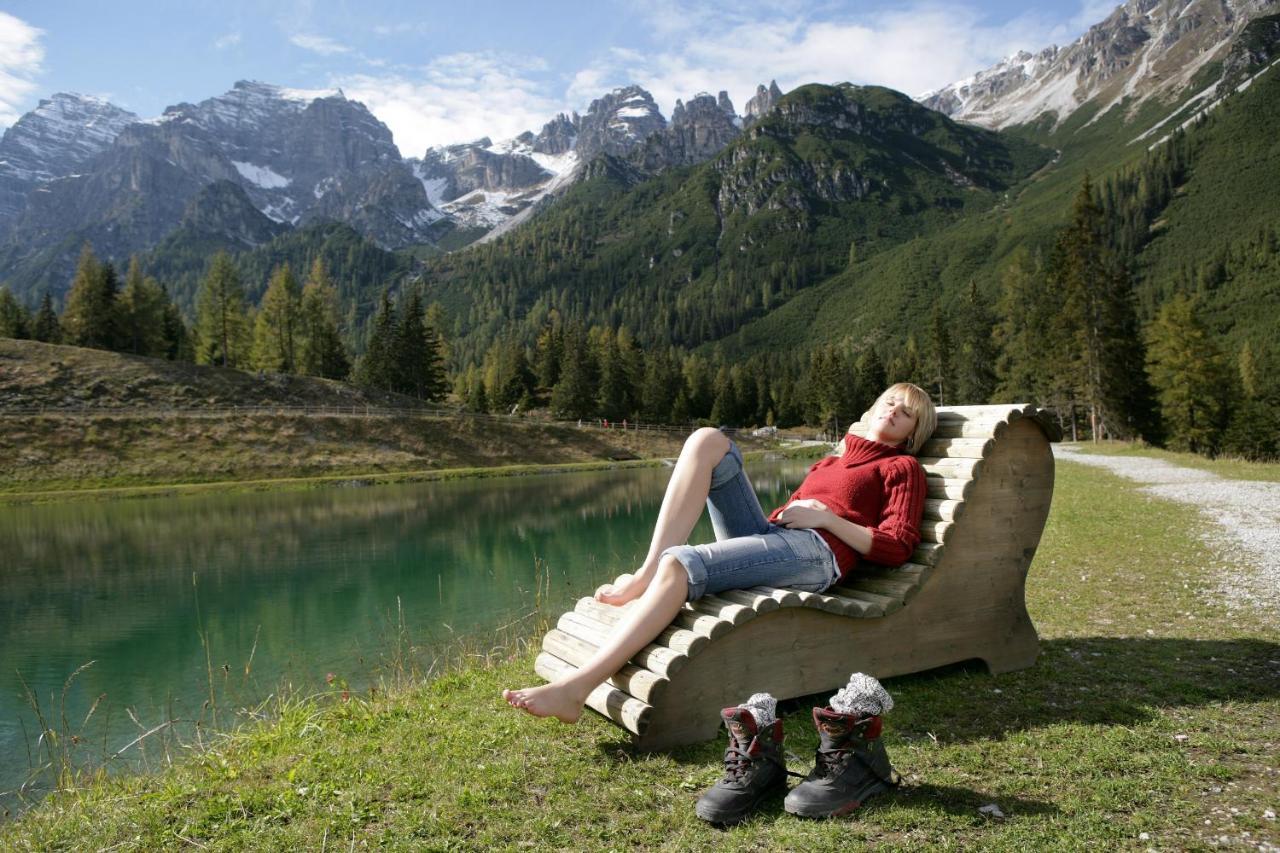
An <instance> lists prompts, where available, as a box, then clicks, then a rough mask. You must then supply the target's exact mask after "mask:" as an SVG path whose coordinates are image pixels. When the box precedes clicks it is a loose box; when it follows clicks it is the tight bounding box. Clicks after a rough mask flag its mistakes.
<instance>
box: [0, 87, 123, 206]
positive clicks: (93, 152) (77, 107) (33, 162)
mask: <svg viewBox="0 0 1280 853" xmlns="http://www.w3.org/2000/svg"><path fill="white" fill-rule="evenodd" d="M137 120H138V117H137V116H136V115H134V114H133V113H131V112H129V111H128V110H125V109H121V108H120V107H117V106H115V105H114V104H112V103H109V102H108V101H104V100H102V99H101V98H94V97H90V96H87V95H76V94H71V93H68V92H59V93H58V94H56V95H53V96H52V97H49V98H45V99H42V100H41V101H40V103H39V104H38V105H37V106H36V108H35V109H34V110H32V111H31V112H29V113H27V114H26V115H24V116H22V118H20V119H18V120H17V121H16V122H14V124H13V125H12V126H11V127H9V128H8V129H7V130H6V131H5V132H4V137H3V139H0V220H3V219H5V218H8V217H12V216H15V215H17V213H18V212H19V211H20V210H21V209H22V206H23V200H24V198H25V196H26V193H28V192H30V190H31V189H32V188H33V187H34V186H35V185H36V184H39V183H43V182H45V181H50V180H53V179H55V178H62V177H65V176H67V175H70V174H73V173H74V172H75V171H76V170H77V169H79V168H80V167H81V166H82V165H84V163H86V162H87V161H88V160H90V159H92V158H93V157H95V156H97V155H98V154H101V153H102V152H103V151H105V150H106V149H107V148H109V147H110V146H111V143H112V142H114V141H115V138H116V137H117V136H118V135H119V134H120V131H121V130H123V129H124V127H125V126H126V125H128V124H129V123H130V122H135V121H137Z"/></svg>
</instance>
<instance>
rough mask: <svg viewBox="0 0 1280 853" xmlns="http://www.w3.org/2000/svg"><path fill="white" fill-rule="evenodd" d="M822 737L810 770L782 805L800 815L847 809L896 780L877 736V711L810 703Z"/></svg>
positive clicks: (829, 813)
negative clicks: (860, 712) (843, 711)
mask: <svg viewBox="0 0 1280 853" xmlns="http://www.w3.org/2000/svg"><path fill="white" fill-rule="evenodd" d="M813 722H814V725H816V726H817V727H818V735H819V737H821V738H822V742H821V744H820V745H819V746H818V751H817V754H816V755H815V759H816V760H815V764H814V767H813V772H812V773H810V774H809V775H808V777H807V778H806V779H805V780H804V781H803V782H801V783H800V784H799V785H797V786H796V787H794V788H792V789H791V792H790V793H788V794H787V798H786V800H785V801H784V802H783V808H785V809H786V810H787V811H788V812H790V813H791V814H794V815H800V816H802V817H835V816H836V815H842V814H848V813H849V812H851V811H853V810H854V809H856V808H858V807H859V806H860V805H862V803H863V802H864V801H865V800H866V799H867V798H868V797H871V796H873V795H875V794H878V793H880V792H881V791H885V790H888V789H889V788H893V787H896V786H897V785H898V781H899V780H898V774H897V773H895V772H894V770H893V766H892V765H891V764H889V754H888V753H887V752H885V749H884V743H882V742H881V740H880V728H881V721H880V717H879V716H869V717H864V716H857V715H855V714H841V713H838V712H836V711H832V710H831V709H830V708H814V709H813Z"/></svg>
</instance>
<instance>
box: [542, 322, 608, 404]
mask: <svg viewBox="0 0 1280 853" xmlns="http://www.w3.org/2000/svg"><path fill="white" fill-rule="evenodd" d="M591 350H592V348H591V347H590V346H589V345H588V343H587V336H586V334H584V333H583V332H582V330H581V329H580V328H579V327H578V326H576V325H570V326H568V327H566V328H565V330H564V356H565V357H564V362H563V363H562V365H561V369H560V381H559V382H557V383H556V385H555V387H554V388H553V389H552V390H551V410H552V412H554V413H555V415H556V416H557V417H562V418H587V417H591V416H592V415H593V414H595V406H596V393H597V390H598V379H597V375H596V371H597V366H596V362H595V354H594V353H593V352H592V351H591Z"/></svg>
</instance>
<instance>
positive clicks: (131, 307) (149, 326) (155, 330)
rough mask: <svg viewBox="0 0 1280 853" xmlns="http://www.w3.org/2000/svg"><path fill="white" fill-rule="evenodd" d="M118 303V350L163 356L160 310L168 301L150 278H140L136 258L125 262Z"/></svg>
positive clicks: (162, 318)
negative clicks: (119, 345) (126, 265)
mask: <svg viewBox="0 0 1280 853" xmlns="http://www.w3.org/2000/svg"><path fill="white" fill-rule="evenodd" d="M118 302H119V314H118V316H119V320H120V344H121V348H122V349H123V350H124V351H125V352H131V353H133V354H134V355H149V356H162V355H164V352H165V340H164V311H165V304H166V303H167V302H168V299H167V298H166V295H165V292H164V291H163V290H162V289H161V288H160V285H159V284H158V283H157V282H156V280H155V279H154V278H149V277H148V278H143V275H142V266H141V264H139V263H138V257H137V255H135V256H133V257H132V258H130V259H129V272H128V273H127V274H126V275H125V281H124V290H122V291H121V292H120V299H119V300H118Z"/></svg>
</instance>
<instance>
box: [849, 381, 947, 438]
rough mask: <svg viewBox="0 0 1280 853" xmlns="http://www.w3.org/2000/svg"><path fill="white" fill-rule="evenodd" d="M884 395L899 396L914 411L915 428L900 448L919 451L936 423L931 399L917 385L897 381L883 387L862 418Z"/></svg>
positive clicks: (869, 412)
mask: <svg viewBox="0 0 1280 853" xmlns="http://www.w3.org/2000/svg"><path fill="white" fill-rule="evenodd" d="M886 397H901V398H902V400H903V402H905V403H906V404H907V405H908V406H910V407H911V410H912V411H913V412H915V414H916V428H915V429H914V430H912V432H911V435H909V436H907V440H906V442H905V443H904V444H903V445H902V449H903V450H905V451H907V452H908V453H910V454H912V455H915V454H917V453H919V452H920V448H921V447H923V446H924V443H925V442H926V441H928V440H929V436H931V435H933V429H934V427H936V426H937V425H938V410H937V409H935V408H934V407H933V400H931V399H929V394H928V393H927V392H926V391H925V390H924V389H923V388H921V387H920V386H919V385H912V384H911V383H910V382H899V383H897V384H896V385H890V386H889V387H888V388H886V389H884V393H882V394H881V395H880V396H879V397H876V401H875V402H874V403H872V404H871V408H870V409H868V410H867V413H866V414H864V415H863V416H862V418H863V420H869V419H870V414H871V412H872V411H874V410H875V407H876V406H878V405H880V402H881V401H882V400H884V399H885V398H886Z"/></svg>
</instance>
